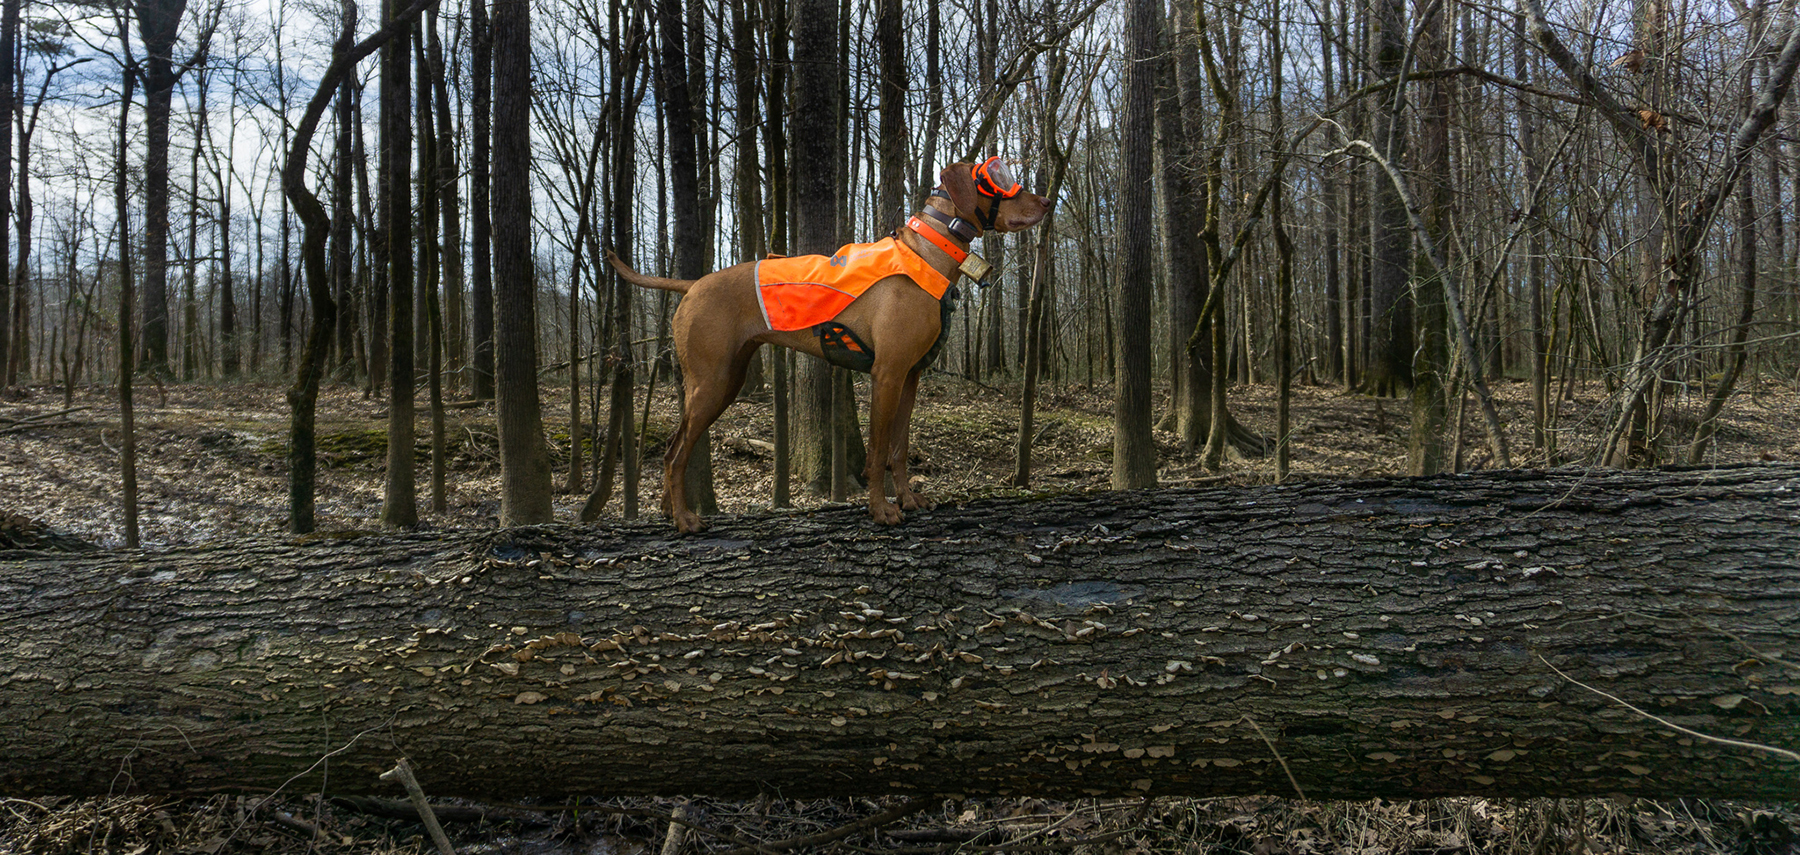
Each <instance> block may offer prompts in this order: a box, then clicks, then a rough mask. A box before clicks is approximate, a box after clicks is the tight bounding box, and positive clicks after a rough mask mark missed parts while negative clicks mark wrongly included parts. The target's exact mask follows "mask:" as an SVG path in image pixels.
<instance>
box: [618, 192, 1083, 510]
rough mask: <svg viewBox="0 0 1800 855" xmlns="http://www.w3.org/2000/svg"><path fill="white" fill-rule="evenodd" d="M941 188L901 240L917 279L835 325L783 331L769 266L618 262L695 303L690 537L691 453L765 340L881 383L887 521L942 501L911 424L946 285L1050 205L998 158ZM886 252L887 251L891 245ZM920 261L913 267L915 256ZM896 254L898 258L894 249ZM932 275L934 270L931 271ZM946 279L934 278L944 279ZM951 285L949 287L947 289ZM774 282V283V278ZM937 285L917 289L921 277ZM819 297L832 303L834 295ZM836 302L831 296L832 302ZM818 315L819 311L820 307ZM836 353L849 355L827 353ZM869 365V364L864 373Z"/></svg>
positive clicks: (676, 489)
mask: <svg viewBox="0 0 1800 855" xmlns="http://www.w3.org/2000/svg"><path fill="white" fill-rule="evenodd" d="M938 180H939V181H940V182H942V183H941V184H940V186H939V188H938V189H937V190H935V191H933V193H932V197H931V198H930V199H928V200H927V201H926V203H925V204H926V209H925V210H922V211H920V212H919V215H917V216H915V217H913V218H912V219H911V220H909V221H908V224H907V225H906V226H903V227H901V228H900V229H898V230H896V231H895V237H894V239H896V240H898V241H899V242H900V243H901V244H903V245H904V249H903V250H900V251H899V254H898V255H895V257H896V258H898V259H900V260H899V261H896V262H895V263H896V264H900V263H904V264H907V265H911V267H910V268H908V269H909V270H911V272H910V273H893V274H891V275H886V276H884V277H883V278H880V279H877V280H875V281H873V282H872V283H869V284H868V285H867V287H866V290H862V291H861V293H860V296H856V297H855V298H854V301H853V302H848V304H847V305H844V306H843V307H842V308H841V309H839V310H836V313H835V314H834V315H830V316H828V320H829V321H830V323H823V324H818V323H815V324H812V325H810V326H808V327H805V328H799V329H780V328H778V327H781V326H788V325H790V324H791V323H792V322H794V321H792V320H791V319H787V320H788V323H783V322H778V321H777V320H776V319H777V318H778V317H779V318H786V316H785V315H783V314H782V310H780V309H778V308H775V307H774V306H773V304H772V302H771V303H770V304H768V305H765V299H768V300H770V301H772V300H773V299H774V290H776V289H774V288H769V287H765V286H763V285H762V284H759V271H758V265H759V264H761V262H747V263H744V264H738V265H734V266H732V267H727V268H725V269H724V270H719V271H716V272H713V273H709V274H707V275H706V276H703V277H701V278H699V279H696V280H691V281H690V280H679V279H664V278H661V277H656V276H644V275H642V274H640V273H638V272H636V271H634V270H632V269H631V268H629V267H627V266H625V264H624V262H622V261H620V260H619V259H618V257H616V256H614V255H612V254H611V253H610V252H609V253H608V254H607V260H608V261H610V262H611V263H612V265H613V267H614V269H616V270H618V272H619V275H620V276H622V277H624V278H625V280H626V281H627V282H630V283H632V284H634V285H638V286H642V287H645V288H659V289H662V290H664V291H674V292H677V293H680V294H685V295H687V296H686V298H685V299H683V300H682V301H681V305H680V306H679V307H678V308H677V309H676V310H675V319H674V324H673V332H674V338H675V353H676V356H677V357H678V358H679V359H680V360H681V370H682V378H683V382H684V385H685V387H686V389H685V391H686V395H687V399H686V409H685V411H684V413H683V415H682V420H681V428H680V430H679V431H677V432H676V434H675V436H674V437H673V438H671V439H670V441H669V450H668V453H667V454H666V455H664V457H663V510H664V512H666V513H668V514H669V516H670V517H672V518H673V519H674V520H675V527H676V528H677V529H679V530H681V531H683V532H695V531H699V530H700V528H701V522H700V517H699V516H697V515H696V514H695V513H694V512H693V511H692V510H690V509H689V508H688V503H687V496H686V494H685V491H684V486H683V485H684V483H685V482H684V480H683V479H684V478H685V476H686V474H687V462H688V454H689V452H691V451H692V450H693V447H694V444H695V443H696V442H698V441H699V439H700V437H701V436H702V435H703V432H704V431H705V430H706V429H707V428H708V427H710V426H711V425H712V423H713V421H714V420H715V419H717V418H718V417H719V414H720V413H723V412H724V411H725V408H726V407H728V406H730V405H731V403H732V402H733V401H734V400H736V399H737V394H738V390H739V388H741V387H742V386H743V384H744V370H745V368H746V366H748V365H749V363H750V357H751V356H753V355H754V354H755V353H756V350H757V348H759V347H761V346H762V345H763V344H764V343H770V344H778V345H781V346H782V347H789V348H793V349H794V350H798V351H801V352H803V353H810V354H812V355H813V356H817V357H820V358H825V359H831V360H832V361H833V362H838V363H840V364H845V363H844V356H845V354H844V353H843V351H845V350H847V351H850V352H853V354H854V355H856V356H859V357H862V358H864V359H865V360H866V359H867V357H869V356H872V357H873V359H872V362H870V363H869V364H868V365H867V368H866V370H868V372H869V374H870V376H871V378H872V379H873V381H874V392H873V394H872V396H871V397H872V401H871V404H870V410H871V412H870V416H869V454H868V458H867V461H868V462H867V464H866V466H865V468H864V470H863V474H864V476H865V477H867V479H868V482H869V515H870V516H871V517H874V519H875V521H876V522H879V523H882V524H884V525H892V524H894V523H898V522H900V520H901V518H902V514H901V509H902V508H904V509H905V510H909V511H910V510H919V509H928V508H930V507H931V504H930V503H929V502H928V501H926V499H925V498H924V497H923V496H920V495H919V494H918V493H915V492H913V490H912V486H911V485H910V484H908V483H907V473H906V455H907V450H908V448H907V435H908V430H909V428H910V426H911V423H912V409H913V399H914V397H915V395H916V394H917V392H918V389H919V372H920V371H921V370H922V368H923V367H924V362H925V361H927V360H926V356H927V354H929V353H931V352H932V350H933V346H934V345H935V344H936V343H937V340H938V336H939V334H940V333H941V331H942V324H941V320H942V318H941V314H940V304H939V296H941V294H942V293H943V287H937V288H936V292H937V295H939V296H934V294H933V293H932V292H930V291H927V288H928V287H933V286H947V285H948V284H950V283H954V282H955V281H956V279H957V277H958V276H960V275H961V273H960V270H959V265H960V264H961V263H962V257H963V256H964V255H966V254H967V252H968V248H969V242H970V241H971V240H972V239H973V238H974V237H977V236H979V235H980V234H981V233H982V232H983V231H984V230H986V229H993V230H995V231H1000V232H1015V231H1020V230H1022V229H1027V228H1030V227H1032V226H1034V225H1037V224H1038V222H1039V221H1041V220H1043V219H1044V215H1045V214H1047V213H1048V212H1049V210H1050V200H1048V199H1045V198H1044V197H1042V196H1038V195H1035V194H1033V193H1029V192H1025V191H1024V190H1023V188H1021V187H1020V186H1019V185H1018V183H1017V182H1016V181H1013V180H1012V178H1011V176H1010V174H1008V172H1007V171H1006V167H1005V165H1004V164H1003V163H1001V162H1000V159H999V158H992V159H990V160H988V161H987V162H986V163H983V164H980V165H975V164H969V163H954V164H951V165H950V166H948V167H946V168H945V169H944V171H943V172H942V173H941V174H940V175H939V176H938ZM884 243H885V241H881V242H877V243H876V244H863V245H853V246H851V247H845V248H844V249H843V250H840V251H839V254H838V255H835V256H832V257H831V258H830V259H829V261H827V260H826V259H824V258H823V257H821V256H808V257H804V258H801V259H794V261H796V262H801V263H803V264H804V263H807V262H813V263H815V264H816V265H817V266H818V267H819V268H820V269H824V268H826V267H831V268H835V267H841V266H843V263H844V262H843V260H844V259H845V258H846V257H847V256H850V255H854V254H855V253H853V252H852V250H853V249H858V250H860V249H861V248H863V247H876V246H878V245H881V244H884ZM883 248H884V249H887V248H886V247H883ZM907 252H910V253H911V254H912V256H914V257H912V258H905V257H904V253H907ZM890 254H893V253H892V252H891V250H890ZM927 268H928V269H927ZM933 271H935V273H934V272H933ZM939 277H941V279H942V281H941V282H940V281H939ZM766 278H768V277H765V279H766ZM921 279H923V280H929V281H918V280H921ZM808 294H809V295H811V296H809V297H808V299H810V300H812V302H814V303H820V304H822V305H824V306H825V307H826V310H831V306H832V305H834V304H833V303H832V301H833V300H840V299H842V298H841V297H840V296H839V293H834V292H828V291H821V290H819V289H818V288H810V289H809V290H808ZM817 295H826V297H825V298H821V297H818V296H817ZM827 298H828V299H827ZM815 308H817V306H815ZM827 350H836V351H840V352H838V353H833V354H829V355H828V354H827ZM857 367H859V368H860V367H862V366H860V365H859V366H857ZM888 471H892V472H893V476H894V489H895V490H896V492H898V494H899V495H898V496H896V498H897V499H898V500H899V507H896V506H895V505H894V503H893V502H890V501H888V498H887V495H886V491H885V489H884V479H883V475H885V474H886V473H887V472H888Z"/></svg>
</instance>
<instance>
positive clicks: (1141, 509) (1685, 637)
mask: <svg viewBox="0 0 1800 855" xmlns="http://www.w3.org/2000/svg"><path fill="white" fill-rule="evenodd" d="M714 522H715V527H714V528H713V529H711V530H709V531H708V532H706V533H704V534H703V535H700V536H695V537H685V538H684V537H677V536H675V535H673V533H672V532H671V531H670V530H669V528H668V527H667V525H666V524H665V523H662V522H655V523H640V524H629V525H608V526H601V527H593V528H578V527H538V528H522V529H512V530H503V531H487V532H441V533H429V532H428V533H406V534H385V535H312V536H305V537H301V538H288V539H257V540H245V541H238V542H231V543H222V544H217V545H213V546H208V547H197V548H183V549H170V550H167V551H160V552H156V551H118V552H106V553H89V554H81V555H52V554H45V553H30V552H16V551H15V552H6V553H0V651H4V653H0V743H3V744H4V745H5V750H4V751H3V752H0V793H8V794H20V795H24V794H40V793H69V794H92V793H122V792H128V791H141V792H153V793H166V794H189V793H205V792H216V791H226V790H249V791H270V790H275V789H280V788H285V790H286V791H288V792H317V791H321V790H323V791H326V792H328V793H331V794H333V795H347V794H358V793H379V794H384V795H394V794H395V791H393V790H392V789H391V788H389V787H387V786H385V785H383V784H381V783H380V782H379V781H378V780H377V776H378V775H379V774H380V773H381V772H383V771H385V770H387V769H389V768H391V767H393V765H394V761H395V759H396V758H398V757H400V756H405V757H407V758H408V759H409V760H410V762H411V763H412V764H413V766H414V767H415V768H416V770H417V775H418V778H419V780H420V781H421V783H422V784H423V786H424V789H425V791H426V792H427V793H429V794H430V795H432V796H433V797H439V796H451V795H462V796H471V797H490V798H492V797H500V798H504V799H517V798H522V797H527V796H539V797H563V796H568V795H577V794H593V795H632V794H712V795H719V796H747V795H750V794H754V793H757V792H763V791H776V792H779V793H780V794H782V795H785V796H796V797H798V796H820V795H844V794H887V793H949V794H955V793H960V794H970V795H975V794H1007V793H1035V794H1042V795H1055V796H1080V795H1102V794H1105V795H1117V794H1136V793H1144V794H1158V795H1173V794H1180V795H1196V796H1199V795H1222V794H1246V793H1276V794H1286V795H1294V794H1297V793H1304V795H1305V796H1307V797H1309V798H1360V797H1369V796H1388V797H1419V796H1437V795H1452V794H1470V793H1481V794H1490V795H1504V796H1573V795H1582V794H1634V795H1643V796H1660V797H1673V796H1731V797H1744V798H1773V799H1793V798H1796V797H1797V796H1800V783H1797V782H1800V764H1796V763H1794V762H1791V761H1790V760H1788V759H1785V758H1784V757H1782V756H1780V755H1778V754H1773V753H1770V752H1767V751H1761V750H1756V749H1753V748H1741V747H1736V746H1731V745H1725V744H1720V743H1717V742H1713V741H1710V740H1709V739H1707V738H1703V737H1702V736H1696V735H1693V734H1695V733H1698V734H1704V735H1708V736H1716V737H1725V738H1730V739H1733V740H1739V741H1742V742H1747V743H1762V744H1766V745H1770V746H1775V747H1785V748H1787V749H1790V750H1792V749H1794V748H1796V747H1800V672H1797V670H1796V666H1795V663H1800V466H1792V465H1780V466H1759V467H1745V468H1730V469H1712V470H1693V471H1674V472H1598V471H1555V472H1518V471H1508V472H1494V473H1482V474H1477V475H1471V476H1460V477H1441V478H1428V479H1409V480H1365V481H1353V482H1330V483H1308V484H1293V485H1283V486H1271V487H1258V488H1210V489H1194V490H1162V491H1146V492H1126V493H1096V494H1086V495H1071V496H1064V497H1060V498H1052V499H1039V500H1008V501H981V502H975V503H972V504H970V505H968V506H965V507H957V508H944V509H940V510H937V511H934V512H931V513H922V514H915V515H913V517H912V518H911V519H909V520H908V521H907V522H906V523H905V524H904V525H902V526H900V527H897V528H876V527H873V526H872V525H870V524H868V522H867V521H866V515H865V514H863V513H862V512H861V511H860V510H842V511H829V512H819V513H809V514H799V515H787V516H760V517H740V518H730V517H724V518H715V520H714ZM1564 675H1567V678H1565V676H1564ZM1571 679H1573V680H1579V681H1581V682H1583V683H1585V684H1587V685H1589V686H1592V687H1594V688H1595V689H1600V690H1604V691H1606V692H1609V693H1611V694H1613V695H1615V696H1617V697H1618V698H1619V699H1621V700H1623V701H1627V702H1629V703H1631V704H1633V705H1635V706H1636V707H1638V708H1640V709H1642V710H1644V711H1645V712H1647V713H1650V714H1654V715H1655V716H1657V717H1660V718H1661V719H1663V720H1665V721H1666V722H1668V724H1670V725H1675V726H1679V727H1682V728H1686V729H1688V731H1690V732H1682V731H1679V730H1674V729H1671V727H1669V726H1665V725H1664V724H1663V723H1659V722H1657V721H1653V720H1650V719H1648V718H1646V717H1644V716H1642V715H1640V714H1638V713H1636V712H1633V711H1631V710H1629V709H1627V708H1625V707H1623V706H1621V705H1620V704H1619V703H1617V702H1615V701H1613V700H1609V699H1608V698H1606V697H1602V696H1600V695H1598V694H1596V693H1595V692H1594V691H1590V690H1589V689H1587V688H1582V687H1581V686H1578V685H1576V684H1575V683H1573V682H1571Z"/></svg>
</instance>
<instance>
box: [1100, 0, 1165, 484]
mask: <svg viewBox="0 0 1800 855" xmlns="http://www.w3.org/2000/svg"><path fill="white" fill-rule="evenodd" d="M1126 24H1127V26H1126V37H1125V41H1126V44H1127V48H1126V51H1127V53H1126V69H1125V113H1124V118H1123V120H1122V125H1123V127H1122V129H1121V137H1122V141H1121V144H1120V151H1121V155H1120V173H1121V175H1120V179H1121V182H1122V184H1123V187H1122V189H1121V191H1120V194H1119V204H1120V207H1121V208H1122V212H1121V214H1120V216H1119V227H1120V234H1121V235H1123V236H1124V237H1123V244H1124V245H1123V246H1121V247H1120V248H1119V254H1120V256H1121V258H1122V262H1121V265H1120V270H1119V288H1118V290H1119V302H1118V307H1119V331H1120V335H1119V345H1118V346H1119V368H1120V370H1119V380H1118V386H1117V388H1116V390H1115V395H1114V401H1113V422H1114V429H1113V463H1112V485H1113V487H1115V488H1118V489H1131V488H1138V487H1153V486H1155V485H1156V440H1155V438H1154V437H1152V436H1151V431H1150V427H1151V414H1150V396H1151V389H1150V356H1151V348H1152V345H1151V343H1150V324H1149V319H1150V303H1151V300H1150V297H1151V292H1152V291H1153V290H1154V289H1153V287H1152V286H1153V282H1152V279H1153V277H1154V276H1155V271H1153V270H1152V269H1151V267H1150V264H1151V252H1150V243H1151V241H1150V237H1149V236H1150V234H1151V229H1152V228H1153V226H1152V225H1151V216H1150V214H1151V210H1150V209H1151V206H1152V204H1153V202H1154V192H1155V184H1154V183H1153V182H1154V181H1155V179H1156V170H1155V169H1154V166H1155V151H1154V148H1153V145H1154V141H1155V135H1156V132H1155V127H1156V113H1155V109H1156V103H1155V93H1156V69H1157V67H1158V65H1159V63H1158V62H1157V61H1156V55H1157V51H1158V50H1159V49H1160V47H1161V46H1160V45H1159V44H1158V43H1159V42H1160V41H1161V35H1162V4H1161V3H1160V2H1156V0H1133V2H1132V3H1131V5H1130V8H1129V12H1128V19H1127V21H1126Z"/></svg>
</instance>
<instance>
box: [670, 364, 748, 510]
mask: <svg viewBox="0 0 1800 855" xmlns="http://www.w3.org/2000/svg"><path fill="white" fill-rule="evenodd" d="M760 346H761V345H760V343H758V342H754V341H753V342H748V343H746V344H745V345H744V346H743V347H741V348H739V350H738V352H737V353H736V354H735V355H734V356H733V357H732V359H731V362H730V363H729V364H727V365H725V366H723V367H722V369H714V370H713V371H709V372H706V373H704V374H700V373H689V372H687V371H686V370H685V369H686V365H687V364H686V363H683V368H684V372H683V376H682V385H683V387H684V393H685V397H684V399H683V400H684V403H683V406H682V413H681V428H680V429H679V430H678V431H677V432H676V434H675V436H674V437H673V438H672V439H670V440H669V451H668V453H667V454H666V455H665V456H664V458H663V510H664V511H665V512H666V513H668V515H669V516H670V517H671V518H672V519H674V520H675V528H676V529H677V530H678V531H681V532H683V533H692V532H697V531H700V530H701V529H703V528H705V527H706V526H705V524H704V523H703V522H701V520H700V516H699V515H698V514H696V513H694V511H693V510H692V508H690V507H689V505H688V500H687V467H688V459H689V457H690V456H691V455H692V454H693V451H694V446H695V445H697V444H699V442H700V438H701V437H702V436H705V435H706V430H707V429H708V428H710V427H712V424H713V422H715V421H718V418H719V415H720V414H722V413H724V412H725V408H726V407H729V406H731V404H732V402H733V401H736V400H737V394H738V390H739V389H742V388H743V386H744V374H745V373H746V369H747V368H748V367H749V364H750V358H751V357H752V356H754V355H755V354H756V349H757V348H758V347H760Z"/></svg>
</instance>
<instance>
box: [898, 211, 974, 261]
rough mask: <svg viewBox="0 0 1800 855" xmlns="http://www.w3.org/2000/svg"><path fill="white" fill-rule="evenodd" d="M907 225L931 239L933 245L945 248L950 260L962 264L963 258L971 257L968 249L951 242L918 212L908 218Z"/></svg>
mask: <svg viewBox="0 0 1800 855" xmlns="http://www.w3.org/2000/svg"><path fill="white" fill-rule="evenodd" d="M925 210H926V211H928V212H931V213H937V212H935V211H932V210H931V209H930V208H927V209H925ZM940 216H941V215H940ZM906 227H907V228H909V229H912V230H913V234H916V235H918V236H919V237H922V238H924V239H925V240H927V241H930V242H931V245H932V246H935V247H937V248H938V249H941V250H943V251H944V254H945V255H948V256H950V260H951V261H954V262H956V263H957V264H961V263H962V261H963V259H965V258H968V257H969V251H968V250H966V249H963V248H962V247H959V246H957V245H956V244H954V243H951V242H950V239H949V238H947V237H945V236H943V235H942V234H939V233H938V230H937V229H934V228H932V227H931V226H930V224H928V223H926V222H925V221H924V220H921V219H919V217H918V215H917V214H915V215H913V216H912V218H911V219H908V220H907V221H906Z"/></svg>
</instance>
